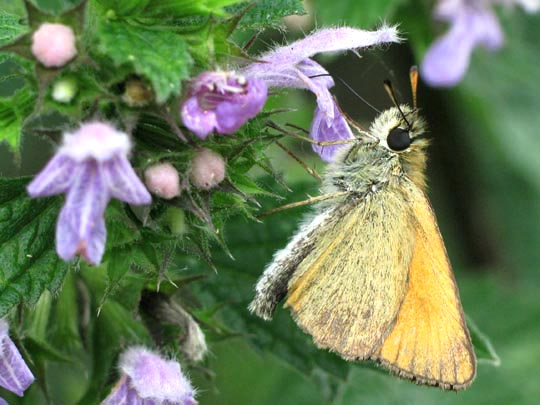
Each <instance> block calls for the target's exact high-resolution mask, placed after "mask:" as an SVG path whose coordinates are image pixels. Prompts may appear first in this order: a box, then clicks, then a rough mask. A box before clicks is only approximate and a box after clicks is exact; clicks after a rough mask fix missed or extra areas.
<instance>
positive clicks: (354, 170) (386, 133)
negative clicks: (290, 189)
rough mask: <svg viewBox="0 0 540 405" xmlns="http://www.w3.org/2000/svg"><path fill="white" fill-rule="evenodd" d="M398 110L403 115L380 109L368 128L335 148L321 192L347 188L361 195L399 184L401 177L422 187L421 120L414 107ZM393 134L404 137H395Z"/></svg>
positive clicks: (425, 143)
mask: <svg viewBox="0 0 540 405" xmlns="http://www.w3.org/2000/svg"><path fill="white" fill-rule="evenodd" d="M401 111H402V112H403V115H402V114H401V112H400V111H399V110H398V109H397V108H395V107H393V108H390V109H388V110H386V111H384V112H383V113H382V114H380V115H379V116H378V117H377V118H376V119H375V120H374V121H373V124H372V125H371V127H370V129H369V132H367V133H364V134H360V136H359V138H358V142H356V143H354V144H352V145H350V146H347V147H344V148H342V150H341V151H339V152H338V155H337V156H336V159H335V161H334V162H333V163H332V164H331V165H329V167H328V169H327V172H326V176H325V180H324V183H323V189H324V191H325V192H329V193H331V192H336V191H349V192H352V193H354V194H358V195H360V196H362V195H365V194H368V193H374V192H377V191H379V190H381V189H385V188H387V187H399V186H400V183H401V182H402V181H404V180H410V181H412V182H414V183H415V184H416V185H417V186H418V187H420V188H421V189H422V190H425V188H426V180H425V168H426V160H427V157H426V153H425V148H426V146H427V145H428V141H427V140H426V139H424V138H423V137H422V136H421V135H423V133H424V132H425V123H424V120H423V119H422V118H421V117H420V116H419V115H418V113H417V110H412V109H411V108H410V107H408V106H406V105H403V106H401ZM405 119H406V121H405ZM395 135H397V136H398V137H402V138H403V137H406V138H405V140H404V141H403V140H401V141H400V140H399V139H398V140H397V141H396V138H395ZM392 137H394V139H392ZM400 142H401V143H400ZM392 147H395V148H397V149H399V150H393V149H392Z"/></svg>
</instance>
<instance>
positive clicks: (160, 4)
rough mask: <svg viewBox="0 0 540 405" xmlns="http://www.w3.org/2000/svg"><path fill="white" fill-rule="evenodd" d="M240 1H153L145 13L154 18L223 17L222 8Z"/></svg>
mask: <svg viewBox="0 0 540 405" xmlns="http://www.w3.org/2000/svg"><path fill="white" fill-rule="evenodd" d="M241 1H242V0H154V1H153V2H152V3H150V4H149V5H148V7H147V8H146V10H145V13H146V14H148V15H150V16H155V17H173V18H174V17H176V18H178V17H180V18H181V17H190V16H204V15H210V14H213V15H224V14H225V11H224V8H225V7H227V6H230V5H232V4H236V3H239V2H241Z"/></svg>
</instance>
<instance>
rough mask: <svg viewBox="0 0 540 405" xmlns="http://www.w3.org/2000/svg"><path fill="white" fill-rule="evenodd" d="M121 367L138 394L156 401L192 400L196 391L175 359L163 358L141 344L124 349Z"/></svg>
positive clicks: (178, 402)
mask: <svg viewBox="0 0 540 405" xmlns="http://www.w3.org/2000/svg"><path fill="white" fill-rule="evenodd" d="M120 368H121V370H122V371H123V373H124V374H126V375H127V376H128V377H129V378H130V380H131V384H130V386H131V387H133V388H134V389H135V390H136V391H137V394H138V395H139V397H141V398H144V399H151V400H154V401H156V402H157V403H171V404H184V403H186V402H185V401H187V400H191V403H193V402H195V401H194V395H195V392H194V390H193V388H192V387H191V384H190V382H189V381H188V379H187V378H186V377H185V376H184V375H183V374H182V370H181V368H180V364H179V363H178V362H176V361H173V360H164V359H162V358H161V357H160V356H158V355H157V354H154V353H152V352H151V351H149V350H146V349H145V348H143V347H132V348H130V349H128V350H127V351H126V352H125V353H123V355H122V357H121V360H120ZM187 403H189V402H187ZM195 403H196V402H195Z"/></svg>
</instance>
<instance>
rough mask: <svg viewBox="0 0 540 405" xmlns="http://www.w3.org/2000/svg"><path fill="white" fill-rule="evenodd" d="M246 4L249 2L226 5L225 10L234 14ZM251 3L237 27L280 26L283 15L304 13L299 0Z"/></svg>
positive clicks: (272, 0)
mask: <svg viewBox="0 0 540 405" xmlns="http://www.w3.org/2000/svg"><path fill="white" fill-rule="evenodd" d="M247 4H250V2H246V3H243V4H242V5H237V6H232V7H227V11H228V12H229V13H231V14H235V13H237V12H239V11H240V10H241V9H242V8H243V7H245V6H246V5H247ZM251 4H254V6H253V7H252V8H251V9H249V10H248V12H247V13H246V14H245V15H244V16H243V17H242V19H241V20H240V23H239V27H241V28H251V29H256V30H262V29H267V28H269V27H273V28H280V27H282V26H283V22H282V19H283V17H287V16H290V15H303V14H305V13H306V12H305V10H304V5H303V3H302V1H301V0H259V1H254V2H251Z"/></svg>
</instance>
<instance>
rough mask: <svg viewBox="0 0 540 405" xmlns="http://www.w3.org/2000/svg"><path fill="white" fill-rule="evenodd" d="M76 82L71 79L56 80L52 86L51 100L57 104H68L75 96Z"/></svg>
mask: <svg viewBox="0 0 540 405" xmlns="http://www.w3.org/2000/svg"><path fill="white" fill-rule="evenodd" d="M78 90H79V89H78V86H77V81H76V80H75V78H73V77H66V78H63V79H60V80H57V81H56V82H54V84H53V88H52V98H53V100H54V101H56V102H58V103H63V104H68V103H70V102H71V101H72V100H73V98H74V97H75V96H76V95H77V91H78Z"/></svg>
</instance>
